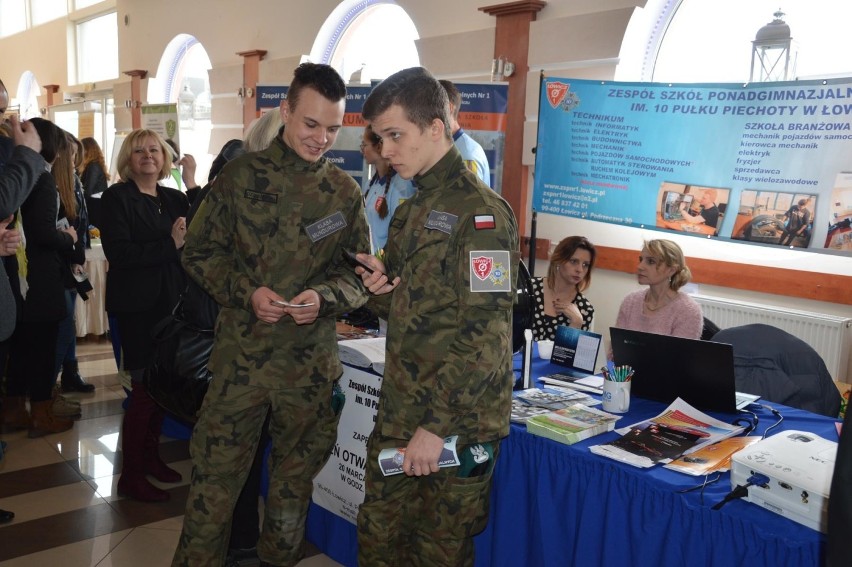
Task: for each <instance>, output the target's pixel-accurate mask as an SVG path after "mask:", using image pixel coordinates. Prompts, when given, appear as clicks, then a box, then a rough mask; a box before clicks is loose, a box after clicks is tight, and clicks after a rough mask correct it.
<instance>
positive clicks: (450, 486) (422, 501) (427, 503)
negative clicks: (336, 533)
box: [358, 434, 499, 567]
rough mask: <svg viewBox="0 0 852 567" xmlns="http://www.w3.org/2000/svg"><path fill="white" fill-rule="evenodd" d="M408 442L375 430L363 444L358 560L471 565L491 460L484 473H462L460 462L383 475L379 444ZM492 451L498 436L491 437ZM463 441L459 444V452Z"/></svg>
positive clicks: (484, 515) (377, 564) (426, 566)
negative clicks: (428, 471) (426, 470)
mask: <svg viewBox="0 0 852 567" xmlns="http://www.w3.org/2000/svg"><path fill="white" fill-rule="evenodd" d="M405 444H406V442H405V441H401V440H399V439H388V438H382V437H379V436H378V435H376V434H373V435H372V436H371V437H370V440H369V442H368V444H367V469H366V471H365V481H366V489H365V492H366V493H365V496H364V503H363V504H361V507H360V508H359V510H358V565H361V566H362V567H382V566H398V565H404V566H405V567H418V566H423V567H438V566H444V565H446V566H469V565H473V536H475V535H476V534H478V533H479V532H481V531H482V530H483V529H485V526H486V524H487V523H488V511H489V506H490V500H491V476H492V474H493V471H494V467H493V463H492V466H491V467H489V468H488V470H487V472H486V473H485V474H481V475H479V476H473V477H467V478H460V477H459V476H458V474H459V472H460V467H447V468H442V469H441V470H440V471H438V472H437V473H432V474H430V475H428V476H421V477H416V476H412V477H409V476H406V475H404V474H397V475H392V476H383V475H382V471H381V470H380V469H379V464H378V456H379V452H380V451H381V450H382V449H385V448H387V447H400V446H404V445H405ZM492 446H493V449H494V457H495V460H496V457H497V454H498V452H499V441H493V442H492ZM463 449H464V447H458V452H459V453H461V452H462V450H463Z"/></svg>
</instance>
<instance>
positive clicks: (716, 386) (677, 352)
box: [609, 327, 759, 413]
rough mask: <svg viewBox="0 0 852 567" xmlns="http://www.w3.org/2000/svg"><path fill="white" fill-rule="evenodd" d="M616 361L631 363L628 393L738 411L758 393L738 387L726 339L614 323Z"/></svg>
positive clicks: (707, 407)
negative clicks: (687, 336)
mask: <svg viewBox="0 0 852 567" xmlns="http://www.w3.org/2000/svg"><path fill="white" fill-rule="evenodd" d="M609 332H610V338H611V339H612V354H613V360H614V362H615V364H616V365H619V366H620V365H628V366H631V367H632V368H633V371H634V375H633V378H632V379H631V381H632V383H633V384H632V386H631V387H630V389H631V395H634V396H638V397H640V398H646V399H649V400H657V401H660V402H663V403H667V404H668V403H671V402H673V401H674V400H675V399H676V398H682V399H683V400H684V401H686V402H687V403H689V404H690V405H692V406H694V407H696V408H699V409H702V410H709V411H719V412H724V413H736V411H737V410H738V409H742V408H744V407H745V406H747V405H748V404H750V403H753V402H755V401H757V400H758V399H759V396H755V395H752V394H745V393H741V392H737V391H736V380H735V376H734V349H733V347H732V346H731V345H729V344H724V343H714V342H712V341H702V340H698V339H684V338H681V337H671V336H668V335H657V334H654V333H644V332H642V331H630V330H627V329H619V328H618V327H612V328H611V329H610V330H609Z"/></svg>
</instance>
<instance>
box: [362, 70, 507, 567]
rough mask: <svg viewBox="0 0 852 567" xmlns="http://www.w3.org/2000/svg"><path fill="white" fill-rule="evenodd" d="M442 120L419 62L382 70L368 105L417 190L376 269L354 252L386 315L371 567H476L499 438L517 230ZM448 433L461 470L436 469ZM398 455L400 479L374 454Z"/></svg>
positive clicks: (366, 544)
mask: <svg viewBox="0 0 852 567" xmlns="http://www.w3.org/2000/svg"><path fill="white" fill-rule="evenodd" d="M447 112H448V104H447V95H446V93H445V92H444V89H443V88H442V87H441V85H440V83H438V81H437V80H435V78H434V77H432V76H431V75H430V74H429V73H428V71H426V70H425V69H422V68H414V69H406V70H403V71H400V72H398V73H396V74H394V75H391V76H390V77H388V78H387V79H385V80H384V81H383V82H382V83H381V84H379V85H378V86H376V88H375V89H373V92H372V93H371V94H370V97H369V98H368V99H367V101H366V103H365V104H364V110H363V114H364V117H365V118H366V119H367V120H368V121H369V122H370V124H371V125H372V127H373V130H374V131H375V132H376V133H377V134H379V135H380V136H381V137H382V140H383V144H382V155H383V156H384V157H386V158H388V159H389V160H390V162H391V165H393V167H394V169H396V171H397V172H399V174H400V175H401V176H402V177H404V178H413V179H414V183H415V184H416V185H417V193H415V195H414V196H413V197H412V198H410V199H409V200H408V201H406V202H405V203H404V204H403V205H401V206H400V207H399V208H398V209H397V210H396V213H395V215H394V218H393V220H392V221H391V225H390V231H389V236H388V244H387V247H386V248H385V262H384V263H383V262H381V261H379V260H378V259H377V258H375V257H374V256H368V255H366V254H359V255H358V257H359V259H362V260H364V261H365V262H366V263H368V264H369V265H371V266H372V267H373V268H374V271H373V272H372V273H367V272H366V271H364V270H363V268H359V269H358V270H357V271H358V272H359V273H361V276H362V278H363V279H364V284H365V285H366V286H367V287H368V288H369V289H370V291H371V292H372V293H373V294H374V296H373V297H372V298H371V300H370V306H371V307H373V308H375V309H376V311H377V312H378V313H379V315H380V316H382V317H386V318H387V320H388V333H387V355H386V360H385V373H384V378H383V381H382V395H381V402H380V404H379V411H378V417H377V422H376V426H375V429H374V431H373V434H372V435H371V437H370V440H369V443H368V456H367V470H366V495H365V499H364V503H363V504H362V505H361V508H360V511H359V514H358V543H359V564H360V565H365V566H367V565H368V566H370V567H376V566H381V565H409V564H410V565H472V564H473V539H472V538H473V536H474V535H476V534H477V533H479V532H480V531H482V529H483V528H484V527H485V524H486V523H487V521H488V505H489V498H490V488H491V474H492V471H493V469H494V459H495V458H496V457H497V452H498V447H499V442H500V441H499V440H500V439H501V438H502V437H504V436H506V435H507V434H508V432H509V413H510V405H511V393H512V384H513V381H514V380H513V373H512V365H511V364H512V349H511V334H512V330H511V321H512V300H513V297H514V296H513V293H514V290H515V277H516V273H517V267H518V261H519V252H518V229H517V225H516V222H515V217H514V214H513V213H512V210H511V208H510V207H509V205H508V204H507V203H506V202H505V201H504V200H503V199H502V198H500V196H499V195H497V194H496V193H494V192H493V191H491V190H490V189H489V188H488V187H487V186H486V185H485V184H484V183H482V181H481V180H479V179H478V178H477V177H476V175H475V174H473V173H472V172H470V171H469V170H468V169H467V168H465V164H464V161H463V160H462V157H461V154H460V153H459V151H458V150H457V149H456V148H455V147H454V146H453V142H452V139H451V138H450V131H449V128H448V116H447ZM384 274H391V275H392V277H393V279H392V280H390V281H389V279H388V277H387V276H386V275H384ZM451 435H458V441H457V443H458V444H457V447H458V450H459V458H460V460H461V466H458V467H447V468H439V467H438V459H439V456H440V454H441V450H442V447H443V444H444V438H445V437H447V436H451ZM396 447H404V448H405V456H404V460H403V470H404V471H405V474H400V475H395V476H383V475H382V472H381V470H380V468H379V463H378V454H379V452H380V451H381V450H382V449H385V448H396Z"/></svg>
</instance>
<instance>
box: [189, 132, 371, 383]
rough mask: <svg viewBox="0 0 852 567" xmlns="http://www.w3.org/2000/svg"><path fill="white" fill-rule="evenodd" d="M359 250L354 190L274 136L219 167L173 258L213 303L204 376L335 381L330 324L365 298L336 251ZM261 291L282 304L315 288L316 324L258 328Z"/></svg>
mask: <svg viewBox="0 0 852 567" xmlns="http://www.w3.org/2000/svg"><path fill="white" fill-rule="evenodd" d="M369 246H370V244H369V239H368V231H367V223H366V220H365V215H364V205H363V200H362V198H361V191H360V188H359V187H358V185H357V184H356V183H355V181H354V180H353V179H352V178H351V177H350V176H349V175H347V174H346V173H344V172H343V171H342V170H341V169H340V168H338V167H337V166H335V165H333V164H331V163H330V162H328V161H327V160H325V159H321V160H319V161H318V162H316V163H310V162H307V161H305V160H303V159H302V158H300V157H299V156H298V155H297V154H296V153H295V152H294V151H293V150H291V149H290V148H288V147H287V146H286V145H285V144H284V142H282V141H281V139H280V138H278V139H276V140H275V141H274V142H273V143H272V145H271V146H270V147H269V148H268V149H266V150H263V151H261V152H257V153H251V154H246V155H244V156H241V157H240V158H237V159H235V160H233V161H231V162H230V163H228V164H227V166H226V167H225V168H224V169H223V171H222V173H221V174H220V175H219V176H218V177H217V178H216V181H215V183H214V184H213V188H212V190H211V191H210V193H209V195H208V196H207V197H206V198H205V200H204V201H203V203H202V204H201V206H200V208H199V209H198V212H197V213H196V215H195V218H194V219H193V222H192V224H191V226H190V227H189V231H188V232H187V236H186V246H185V248H184V251H183V257H182V262H183V265H184V268H186V270H187V272H188V273H189V275H190V276H191V277H192V278H193V279H195V280H196V281H197V282H198V283H199V284H200V285H201V286H202V287H203V288H204V289H205V290H206V291H207V292H208V293H210V294H211V295H212V296H213V297H214V298H215V299H216V301H217V302H219V303H220V304H221V305H222V309H221V311H220V313H219V317H218V319H217V321H216V342H215V346H214V349H213V354H212V356H211V359H210V363H209V366H210V369H211V370H212V371H213V373H214V375H215V376H216V377H217V378H218V377H220V376H221V377H223V378H225V379H227V380H236V381H238V382H240V383H246V382H250V383H252V384H257V385H262V386H264V387H273V388H275V387H285V388H286V387H306V386H309V385H311V384H315V383H317V382H322V381H325V380H332V379H336V378H337V377H338V376H340V374H341V373H342V368H341V366H340V361H339V359H338V354H337V336H336V332H335V316H336V315H338V314H341V313H344V312H346V311H348V310H351V309H353V308H355V307H359V306H360V305H362V304H363V303H364V302H365V301H366V293H367V292H366V290H365V289H364V287H363V285H362V283H361V278H360V277H359V276H357V275H356V274H355V272H354V270H353V269H352V268H351V267H349V266H348V265H347V264H346V263H345V260H344V259H343V257H342V255H341V253H340V250H341V247H345V248H349V249H353V250H369ZM262 286H266V287H269V288H270V289H272V290H274V291H275V292H276V293H278V294H279V295H281V296H282V297H284V298H285V299H290V298H292V297H293V296H295V295H297V294H298V293H300V292H301V291H304V290H305V289H308V288H310V289H314V290H316V291H317V292H318V293H319V294H320V296H321V297H322V306H321V309H320V313H319V317H318V318H317V320H316V321H315V322H314V323H313V324H311V325H301V326H300V325H296V324H295V323H294V322H293V319H292V318H290V317H289V316H285V317H283V318H282V319H281V320H280V321H279V322H278V323H277V324H275V325H270V324H267V323H263V322H261V321H258V319H257V317H256V316H255V315H254V311H253V309H252V306H251V301H250V298H251V295H252V293H253V292H254V291H255V290H256V289H257V288H259V287H262Z"/></svg>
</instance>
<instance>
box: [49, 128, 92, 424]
mask: <svg viewBox="0 0 852 567" xmlns="http://www.w3.org/2000/svg"><path fill="white" fill-rule="evenodd" d="M66 135H67V138H68V146H67V149H66V150H65V151H63V152H60V153H59V155H57V156H56V163H54V164H53V169H52V170H51V171H52V173H53V177H54V179H56V186H57V188H58V189H59V221H58V222H62V223H67V224H70V225H71V226H73V227H74V230H76V231H77V242H76V243H75V244H74V247H73V248H72V249H71V250H70V251H69V252H68V253H66V254H64V255H63V260H64V261H65V265H66V266H67V268H68V269H67V270H65V273H64V277H63V283H64V285H65V307H66V309H67V314H66V315H65V318H64V319H63V320H62V321H61V322H60V324H59V338H58V340H57V343H56V365H55V368H56V370H55V371H54V376H55V375H56V374H57V373H58V372H59V369H60V368H61V369H62V377H61V383H62V391H63V392H82V393H91V392H94V391H95V386H94V384H89V383H87V382H85V381H84V380H83V378H82V377H81V376H80V371H79V366H78V364H77V327H76V324H75V322H74V308H75V306H76V303H77V279H76V278H77V277H79V276H80V275H82V274H84V273H85V272H84V270H83V265H84V264H85V263H86V248H88V247H89V215H88V212H87V210H86V202H85V200H84V198H83V187H82V185H81V183H80V178H78V177H77V174H76V173H75V163H76V161H77V157H78V155H79V152H80V151H81V150H82V145H81V144H80V141H79V140H77V138H75V137H74V136H72V135H71V134H68V133H66ZM63 219H64V220H63ZM74 401H75V402H76V400H74ZM71 405H72V408H71V410H72V411H73V408H74V406H75V405H76V410H78V411H79V404H71ZM78 411H77V412H75V413H78ZM54 413H56V414H59V413H60V412H59V411H58V410H57V408H56V407H55V406H54ZM66 415H73V414H71V413H70V411H68V413H66Z"/></svg>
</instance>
